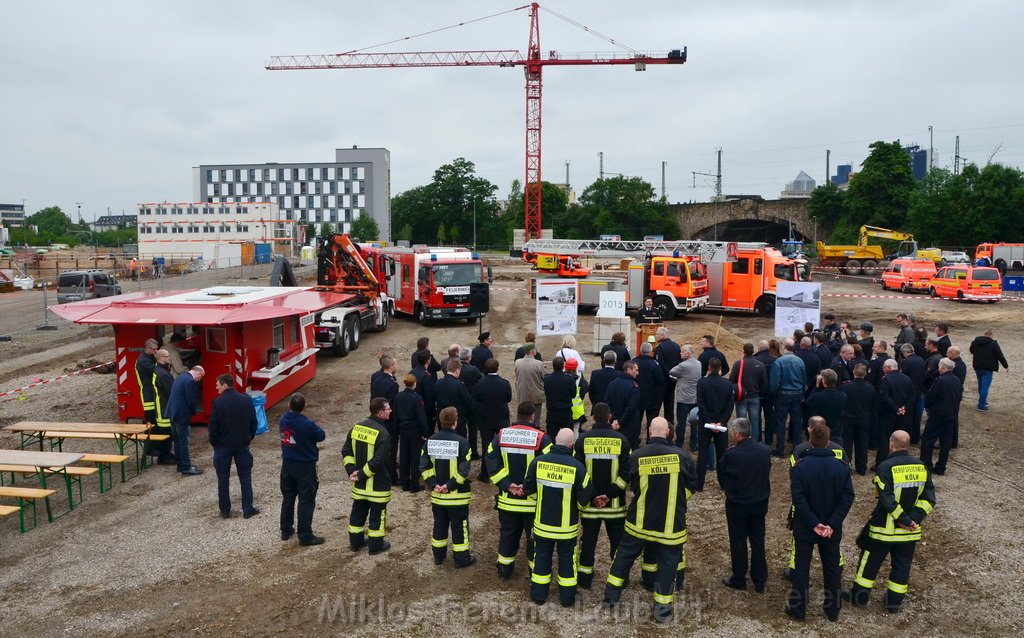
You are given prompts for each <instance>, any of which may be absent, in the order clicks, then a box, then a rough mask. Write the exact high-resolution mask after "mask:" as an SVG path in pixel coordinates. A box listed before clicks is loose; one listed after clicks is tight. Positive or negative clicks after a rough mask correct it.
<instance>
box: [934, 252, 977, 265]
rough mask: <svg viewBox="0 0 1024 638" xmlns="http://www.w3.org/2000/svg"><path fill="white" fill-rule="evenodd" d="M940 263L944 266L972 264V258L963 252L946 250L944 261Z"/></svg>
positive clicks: (943, 256) (943, 255) (943, 253)
mask: <svg viewBox="0 0 1024 638" xmlns="http://www.w3.org/2000/svg"><path fill="white" fill-rule="evenodd" d="M939 263H940V264H942V265H943V266H945V265H947V264H969V263H971V258H970V256H969V255H968V254H967V253H965V252H964V251H962V250H944V251H942V260H941V261H940V262H939Z"/></svg>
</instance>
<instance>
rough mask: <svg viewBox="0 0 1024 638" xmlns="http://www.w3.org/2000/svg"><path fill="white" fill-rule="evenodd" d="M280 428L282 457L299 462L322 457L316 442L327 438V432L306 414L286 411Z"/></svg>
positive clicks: (308, 461)
mask: <svg viewBox="0 0 1024 638" xmlns="http://www.w3.org/2000/svg"><path fill="white" fill-rule="evenodd" d="M278 430H279V431H280V432H281V459H283V460H285V461H297V462H299V463H316V462H317V461H318V460H319V459H320V451H319V450H317V449H316V444H317V443H319V442H321V441H323V440H324V439H326V438H327V434H326V433H325V432H324V431H323V430H322V429H321V428H320V426H319V425H317V424H316V423H313V421H311V420H310V419H308V418H307V417H306V415H304V414H302V413H301V412H293V411H291V410H289V411H288V412H285V413H284V414H283V415H282V416H281V421H280V422H279V423H278Z"/></svg>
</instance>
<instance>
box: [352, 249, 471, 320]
mask: <svg viewBox="0 0 1024 638" xmlns="http://www.w3.org/2000/svg"><path fill="white" fill-rule="evenodd" d="M361 251H362V254H363V256H364V258H365V259H366V260H367V262H371V263H372V262H373V261H374V260H377V263H380V261H381V260H391V261H392V262H393V263H394V271H393V276H391V277H389V278H388V279H387V281H386V285H385V286H384V288H383V289H382V292H384V293H386V294H387V296H388V298H389V300H390V301H389V303H390V304H391V307H392V308H393V312H395V313H401V314H403V315H408V316H411V317H413V318H415V319H416V320H417V321H419V322H420V323H421V324H423V325H428V324H430V322H432V321H435V320H440V319H465V320H466V321H467V322H469V323H475V322H476V320H477V319H478V318H480V317H483V316H485V315H486V314H487V311H488V309H489V305H490V290H489V285H488V282H489V281H490V279H491V271H490V268H488V269H487V281H484V266H483V262H482V261H481V260H480V257H479V256H478V255H477V254H476V253H475V252H472V251H470V250H469V249H467V248H455V247H440V246H420V245H417V246H413V247H411V248H402V247H386V248H371V247H363V248H362V249H361Z"/></svg>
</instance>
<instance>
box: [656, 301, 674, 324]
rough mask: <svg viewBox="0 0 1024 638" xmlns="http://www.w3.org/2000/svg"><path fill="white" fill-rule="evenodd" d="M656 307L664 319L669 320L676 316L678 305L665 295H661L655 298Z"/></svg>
mask: <svg viewBox="0 0 1024 638" xmlns="http://www.w3.org/2000/svg"><path fill="white" fill-rule="evenodd" d="M654 308H655V309H656V310H657V311H658V314H660V315H661V318H662V319H663V320H664V321H669V320H670V319H673V318H675V316H676V305H675V304H674V303H672V300H671V299H669V298H668V297H666V296H665V295H659V296H658V297H655V298H654Z"/></svg>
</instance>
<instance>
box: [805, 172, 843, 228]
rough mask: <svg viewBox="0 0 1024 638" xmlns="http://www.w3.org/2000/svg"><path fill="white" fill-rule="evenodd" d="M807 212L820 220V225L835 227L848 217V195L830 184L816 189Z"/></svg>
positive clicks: (808, 204)
mask: <svg viewBox="0 0 1024 638" xmlns="http://www.w3.org/2000/svg"><path fill="white" fill-rule="evenodd" d="M807 212H809V213H810V214H811V215H812V216H813V217H815V218H816V219H817V220H818V223H819V224H823V225H825V226H829V227H831V226H834V225H835V224H836V223H838V222H839V220H841V219H843V218H844V217H846V214H847V211H846V193H844V192H843V191H841V190H839V187H838V186H836V185H835V184H833V183H831V182H829V183H828V184H824V185H822V186H819V187H817V188H815V189H814V192H812V193H811V199H810V200H809V201H808V202H807Z"/></svg>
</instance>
